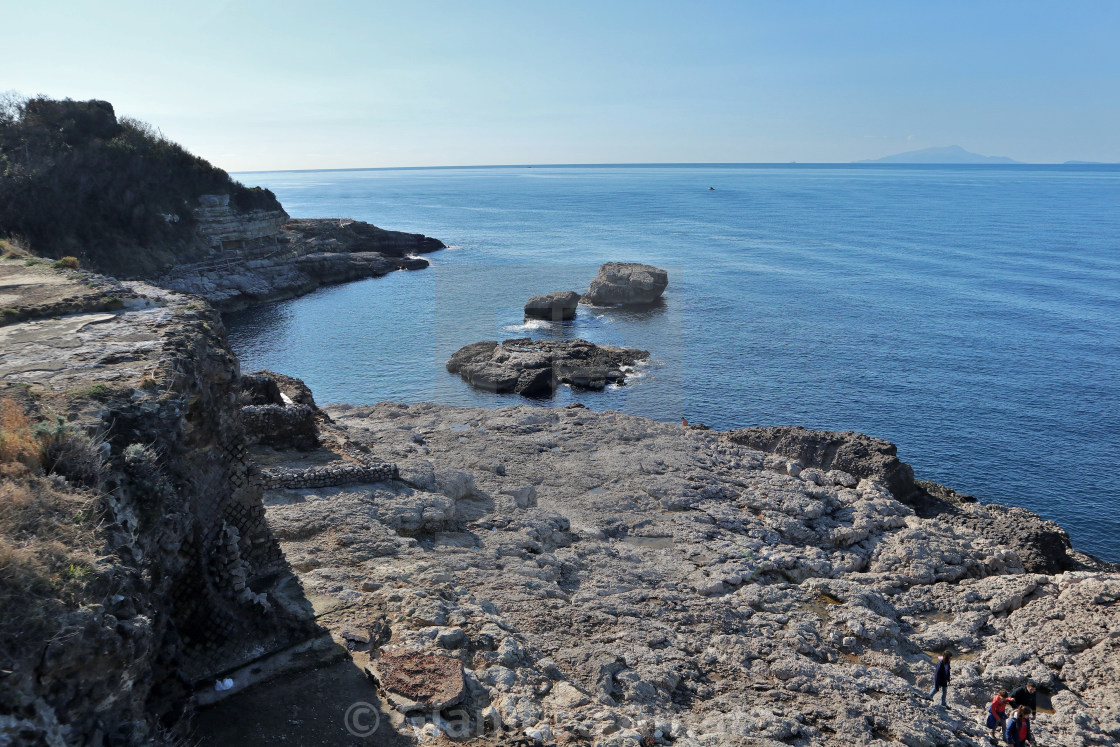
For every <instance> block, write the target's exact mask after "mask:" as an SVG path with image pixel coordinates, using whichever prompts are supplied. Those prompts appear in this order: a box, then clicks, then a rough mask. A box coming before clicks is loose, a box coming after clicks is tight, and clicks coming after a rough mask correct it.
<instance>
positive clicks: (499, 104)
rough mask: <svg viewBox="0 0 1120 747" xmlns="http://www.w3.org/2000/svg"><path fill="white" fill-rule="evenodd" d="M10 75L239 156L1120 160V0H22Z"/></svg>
mask: <svg viewBox="0 0 1120 747" xmlns="http://www.w3.org/2000/svg"><path fill="white" fill-rule="evenodd" d="M0 21H2V23H3V26H4V28H5V30H6V33H5V34H4V38H3V41H2V42H0V90H14V91H18V92H20V93H23V94H37V93H44V94H47V95H50V96H54V97H66V96H69V97H72V98H76V99H86V98H103V99H108V100H109V101H111V102H113V104H114V105H115V106H116V108H117V112H118V113H119V114H127V115H130V116H134V117H137V118H139V119H143V120H145V121H148V122H150V123H152V124H154V125H156V126H158V127H159V128H160V129H161V130H162V131H163V132H164V134H166V135H167V136H168V137H170V138H172V139H174V140H176V141H178V142H180V143H182V144H183V145H185V146H186V147H187V148H189V149H190V150H191V151H193V152H195V153H197V154H199V155H201V156H203V157H205V158H208V159H210V160H211V161H213V162H214V163H216V164H217V165H219V166H222V167H223V168H226V169H229V170H234V171H237V170H250V169H282V168H346V167H364V166H423V165H468V164H505V163H617V162H704V161H716V162H730V161H737V162H743V161H747V162H758V161H775V162H783V161H801V162H811V161H820V162H823V161H852V160H857V159H862V158H875V157H878V156H882V155H887V154H891V153H897V152H900V151H906V150H914V149H917V148H923V147H928V146H935V145H936V146H939V145H954V144H955V145H960V146H962V147H964V148H966V149H968V150H971V151H975V152H978V153H983V154H985V155H1005V156H1010V157H1012V158H1015V159H1018V160H1020V161H1030V162H1055V161H1064V160H1067V159H1081V160H1094V161H1120V43H1117V39H1118V38H1120V2H1111V1H1109V0H1099V1H1097V2H1061V3H1058V2H1050V3H1038V2H900V1H896V0H892V1H890V2H844V3H839V2H827V3H826V2H797V1H796V0H792V1H791V0H775V1H774V2H765V3H763V2H656V1H651V0H646V1H644V2H622V1H618V2H611V1H610V0H599V1H598V2H583V1H582V0H563V1H558V0H548V1H546V2H544V1H542V2H536V1H533V0H519V1H516V2H514V1H512V0H511V1H510V2H485V1H483V0H477V1H465V0H458V1H456V2H425V1H424V0H415V1H414V2H413V1H408V0H405V1H402V0H393V2H381V1H376V2H373V1H371V2H341V1H335V2H332V1H330V0H324V1H321V2H306V3H296V2H283V1H282V0H279V1H272V2H217V1H214V0H194V1H193V2H178V3H162V2H151V1H150V0H149V1H147V2H114V1H113V0H101V1H100V2H75V1H72V0H71V1H63V0H43V1H41V2H31V1H28V0H0Z"/></svg>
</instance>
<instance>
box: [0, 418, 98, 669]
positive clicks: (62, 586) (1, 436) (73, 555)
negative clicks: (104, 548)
mask: <svg viewBox="0 0 1120 747" xmlns="http://www.w3.org/2000/svg"><path fill="white" fill-rule="evenodd" d="M46 446H47V444H45V443H44V441H43V439H42V438H41V436H40V434H39V433H37V428H36V427H35V424H34V423H33V422H32V420H31V418H29V417H28V416H27V414H26V413H24V411H23V408H22V407H20V406H19V404H18V403H16V402H15V401H13V400H11V399H7V398H4V399H0V660H3V661H7V662H11V661H13V660H14V659H15V658H17V657H18V656H19V655H20V652H21V651H23V652H26V650H27V649H26V645H27V644H28V643H30V642H33V641H41V640H43V638H44V637H45V636H47V635H49V634H50V631H51V629H52V627H53V626H54V625H55V622H54V621H55V620H56V619H57V615H58V613H59V612H61V611H62V610H64V609H66V608H67V607H70V606H72V605H74V604H77V603H78V602H80V601H81V600H82V599H83V593H84V591H85V588H86V584H87V583H88V582H89V581H90V580H91V579H92V577H93V572H92V567H93V562H94V560H95V559H96V557H97V555H96V553H97V550H98V548H99V544H100V543H99V542H98V539H97V517H96V515H95V514H96V510H95V503H96V500H97V492H96V491H95V490H83V489H79V488H72V487H69V486H68V485H67V483H65V482H60V481H58V480H57V478H52V477H51V476H48V475H44V474H42V466H43V463H44V459H45V456H46V451H47V449H46Z"/></svg>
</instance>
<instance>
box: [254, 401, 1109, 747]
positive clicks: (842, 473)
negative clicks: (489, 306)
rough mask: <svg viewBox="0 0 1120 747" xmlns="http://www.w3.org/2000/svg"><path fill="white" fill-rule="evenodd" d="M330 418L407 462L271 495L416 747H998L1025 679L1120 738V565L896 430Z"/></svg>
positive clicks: (286, 541) (430, 412)
mask: <svg viewBox="0 0 1120 747" xmlns="http://www.w3.org/2000/svg"><path fill="white" fill-rule="evenodd" d="M318 422H319V423H320V428H321V430H320V437H321V443H322V444H323V446H322V447H321V448H322V451H323V452H325V453H328V454H329V453H334V454H335V455H336V456H335V458H338V459H343V458H346V457H345V454H347V453H354V452H355V450H356V451H357V452H359V453H368V454H376V455H377V456H378V458H381V459H385V460H387V461H391V462H392V463H393V464H394V465H395V466H396V468H397V470H398V475H399V479H397V480H393V481H387V482H380V483H377V484H367V485H362V484H345V485H343V484H339V485H337V486H333V487H323V488H317V489H310V490H303V489H296V490H291V489H288V490H270V491H267V492H266V494H265V503H266V505H267V507H268V508H267V516H268V519H269V523H270V525H271V526H272V527H273V529H274V531H276V532H277V536H278V538H279V539H280V542H281V546H282V547H283V549H284V552H285V555H286V557H287V558H288V559H289V561H290V562H291V563H292V566H293V568H294V569H295V570H296V572H297V574H298V575H299V577H300V579H301V582H302V583H303V585H304V588H305V589H306V590H308V592H309V593H311V594H313V595H317V596H321V597H324V598H331V599H333V600H335V602H336V604H337V605H338V606H337V607H336V610H337V611H336V612H333V613H330V614H327V615H324V616H321V617H320V618H319V621H320V623H321V624H324V625H326V626H327V627H328V628H329V629H330V630H331V632H332V634H333V635H334V636H335V637H336V639H337V640H339V641H340V642H344V643H345V644H346V645H347V647H348V648H349V649H350V651H351V655H352V656H353V657H354V659H355V661H357V662H359V663H362V664H363V665H364V666H366V667H367V670H368V672H369V676H370V678H371V681H372V682H373V683H374V684H375V685H376V686H377V687H378V693H379V695H380V697H381V699H382V702H381V706H382V712H381V715H380V718H381V719H382V720H383V722H384V723H385V724H388V725H393V726H394V727H395V733H396V732H399V733H402V734H408V733H411V735H412V738H413V739H415V740H416V742H417V743H418V744H433V745H436V744H447V743H450V742H448V741H447V740H448V738H449V737H455V738H456V740H457V741H462V742H463V743H467V744H495V743H497V744H507V743H508V744H517V743H518V742H515V741H512V740H513V738H514V737H515V736H516V735H524V736H526V737H528V739H529V740H530V741H529V742H525V744H543V745H599V746H604V747H605V746H607V745H610V746H616V745H617V746H621V745H634V746H635V747H637V746H639V745H649V744H672V745H687V746H689V747H700V746H705V747H717V746H718V747H722V746H724V745H770V746H773V745H836V746H837V747H839V746H840V745H876V744H882V743H894V744H906V745H944V744H962V745H983V744H988V740H987V738H986V731H985V730H984V729H983V726H982V716H983V709H984V706H985V704H986V703H987V701H988V700H989V699H990V697H991V694H992V692H993V691H994V690H997V689H998V688H1000V687H1006V688H1008V689H1011V688H1012V687H1013V686H1016V685H1018V684H1020V683H1021V682H1022V681H1024V680H1025V679H1027V678H1030V679H1032V680H1033V681H1035V682H1037V683H1038V684H1039V685H1040V687H1041V688H1042V690H1043V692H1044V699H1045V700H1044V702H1045V703H1047V706H1046V709H1045V711H1044V712H1043V714H1042V715H1041V716H1040V719H1039V721H1038V722H1037V724H1036V729H1035V731H1036V733H1037V734H1041V735H1043V738H1044V739H1045V740H1046V741H1045V742H1044V743H1048V744H1049V743H1053V744H1062V745H1090V744H1108V743H1112V741H1113V740H1115V739H1117V738H1118V737H1120V697H1118V693H1117V691H1116V688H1115V686H1114V681H1115V675H1116V672H1117V668H1118V667H1120V637H1118V635H1117V633H1116V631H1117V630H1120V605H1118V604H1117V600H1118V599H1120V572H1118V571H1120V569H1117V568H1116V567H1115V566H1113V565H1112V564H1109V563H1104V562H1102V561H1100V560H1098V559H1096V558H1093V557H1091V556H1086V555H1083V554H1080V553H1077V552H1075V551H1073V550H1072V548H1070V546H1069V541H1068V537H1066V535H1065V533H1064V532H1063V531H1062V530H1061V529H1060V528H1059V527H1057V526H1056V525H1054V524H1052V523H1050V522H1045V521H1043V520H1042V519H1040V518H1038V517H1037V516H1034V515H1033V514H1029V513H1028V512H1024V511H1021V510H1018V509H1006V508H1004V507H1001V506H996V505H980V504H977V503H976V502H975V501H974V500H971V499H970V497H969V496H961V495H959V494H956V493H953V492H952V491H950V490H948V489H946V488H943V487H942V486H939V485H935V484H933V483H923V482H920V481H916V480H914V477H913V473H912V471H911V470H910V468H909V466H908V465H906V464H905V463H904V462H901V461H900V460H899V459H898V457H897V454H896V451H895V448H894V446H893V445H892V444H890V443H888V442H885V441H882V440H879V439H874V438H871V437H868V436H864V435H862V434H855V433H831V432H821V431H807V430H805V429H797V428H751V429H745V430H740V431H731V432H726V433H721V432H716V431H711V430H709V429H706V428H703V427H688V426H681V425H674V424H665V423H658V422H655V421H651V420H647V419H644V418H638V417H632V416H628V415H623V414H621V413H617V412H610V411H608V412H594V411H591V410H588V409H586V408H583V407H582V406H578V405H575V406H569V407H567V408H563V409H548V410H542V409H540V408H535V407H525V406H519V407H506V408H501V409H496V410H484V409H465V408H455V407H447V406H439V405H433V404H419V405H403V404H395V403H382V404H379V405H375V406H349V405H338V406H330V407H327V408H325V410H324V411H323V412H322V414H321V415H320V417H319V421H318ZM752 444H753V445H752ZM270 458H276V456H274V455H273V456H270ZM280 458H282V457H280ZM1020 529H1021V531H1019V530H1020ZM945 650H950V651H952V652H953V653H954V654H955V656H956V664H955V669H954V679H953V684H952V689H951V691H950V706H949V708H948V709H946V710H939V709H937V708H934V707H932V704H930V703H929V702H928V701H927V700H926V698H925V692H926V691H928V688H929V686H930V684H931V681H932V680H931V678H932V671H933V664H932V662H931V659H933V658H934V655H935V654H936V653H938V652H941V651H945ZM402 667H403V668H402ZM900 713H903V714H905V717H904V718H903V717H900V716H899V714H900ZM503 735H504V736H503ZM492 740H497V741H492ZM503 740H509V741H503Z"/></svg>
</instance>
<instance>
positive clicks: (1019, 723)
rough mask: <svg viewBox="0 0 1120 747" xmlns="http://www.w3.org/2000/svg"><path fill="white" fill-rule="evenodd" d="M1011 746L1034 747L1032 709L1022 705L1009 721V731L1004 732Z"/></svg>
mask: <svg viewBox="0 0 1120 747" xmlns="http://www.w3.org/2000/svg"><path fill="white" fill-rule="evenodd" d="M1004 737H1005V738H1006V739H1007V743H1008V744H1009V745H1011V747H1034V742H1033V741H1031V709H1030V708H1028V707H1027V706H1020V707H1019V710H1017V711H1015V715H1014V716H1012V717H1011V720H1010V721H1008V722H1007V731H1006V732H1005V734H1004Z"/></svg>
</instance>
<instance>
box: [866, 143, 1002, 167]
mask: <svg viewBox="0 0 1120 747" xmlns="http://www.w3.org/2000/svg"><path fill="white" fill-rule="evenodd" d="M857 163H1019V161H1015V160H1013V159H1010V158H1007V157H1006V156H982V155H980V154H979V153H970V152H968V151H967V150H965V149H964V148H962V147H961V146H959V145H946V146H944V147H941V148H922V149H921V150H912V151H908V152H906V153H898V154H897V155H893V156H883V157H882V158H872V159H868V160H865V161H857Z"/></svg>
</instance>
